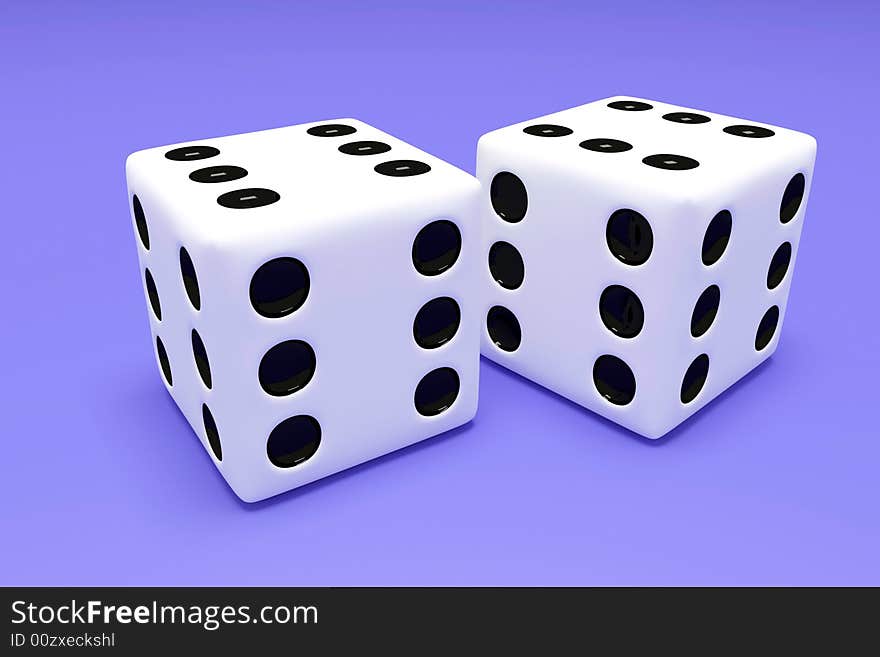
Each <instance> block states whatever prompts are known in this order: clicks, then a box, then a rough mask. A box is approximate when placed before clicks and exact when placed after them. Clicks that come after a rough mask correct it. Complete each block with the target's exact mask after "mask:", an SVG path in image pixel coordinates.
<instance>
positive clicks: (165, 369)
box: [156, 335, 174, 386]
mask: <svg viewBox="0 0 880 657" xmlns="http://www.w3.org/2000/svg"><path fill="white" fill-rule="evenodd" d="M156 355H157V356H159V367H161V368H162V374H163V375H164V376H165V380H166V381H167V382H168V385H169V386H170V385H173V381H174V380H173V379H172V377H171V363H170V362H169V361H168V352H167V351H165V345H164V344H163V343H162V338H160V337H159V336H158V335H157V336H156Z"/></svg>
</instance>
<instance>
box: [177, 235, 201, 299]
mask: <svg viewBox="0 0 880 657" xmlns="http://www.w3.org/2000/svg"><path fill="white" fill-rule="evenodd" d="M180 276H181V278H183V287H184V289H185V290H186V296H187V297H188V298H189V302H190V303H191V304H192V305H193V308H195V309H196V310H201V308H202V297H201V294H200V293H199V279H198V277H197V276H196V268H195V266H194V265H193V261H192V258H190V257H189V251H187V250H186V249H185V248H184V247H180Z"/></svg>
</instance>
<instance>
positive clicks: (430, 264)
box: [412, 219, 461, 276]
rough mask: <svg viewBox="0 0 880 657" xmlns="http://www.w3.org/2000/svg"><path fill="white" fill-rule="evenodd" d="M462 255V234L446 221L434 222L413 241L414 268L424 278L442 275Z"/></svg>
mask: <svg viewBox="0 0 880 657" xmlns="http://www.w3.org/2000/svg"><path fill="white" fill-rule="evenodd" d="M460 253H461V232H460V231H459V230H458V226H456V225H455V224H454V223H452V222H451V221H448V220H446V219H440V220H439V221H432V222H431V223H429V224H428V225H427V226H425V227H424V228H422V229H421V230H420V231H419V233H418V235H416V238H415V240H413V248H412V261H413V266H414V267H415V268H416V271H417V272H419V273H420V274H422V275H423V276H436V275H437V274H442V273H443V272H444V271H446V270H447V269H449V268H450V267H452V265H454V264H455V261H456V260H458V255H459V254H460Z"/></svg>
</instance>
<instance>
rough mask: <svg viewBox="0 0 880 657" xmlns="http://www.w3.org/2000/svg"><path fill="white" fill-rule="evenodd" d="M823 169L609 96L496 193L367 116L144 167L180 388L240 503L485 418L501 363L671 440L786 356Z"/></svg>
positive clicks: (193, 148)
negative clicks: (480, 410)
mask: <svg viewBox="0 0 880 657" xmlns="http://www.w3.org/2000/svg"><path fill="white" fill-rule="evenodd" d="M815 152H816V142H815V140H814V139H813V138H812V137H810V136H808V135H805V134H803V133H798V132H793V131H791V130H785V129H781V128H777V127H771V126H767V125H763V124H755V123H751V122H743V121H740V120H736V119H732V118H730V117H725V116H721V115H717V114H710V113H707V112H694V111H691V110H683V109H682V108H679V107H674V106H670V105H666V104H663V103H658V102H655V101H644V100H638V99H633V98H609V99H605V100H601V101H598V102H595V103H591V104H588V105H584V106H581V107H577V108H574V109H570V110H567V111H564V112H559V113H557V114H552V115H549V116H545V117H542V118H540V119H536V120H533V121H528V122H525V123H521V124H517V125H513V126H510V127H507V128H503V129H500V130H496V131H494V132H491V133H489V134H487V135H485V136H483V137H482V138H481V139H480V142H479V145H478V149H477V178H476V179H475V178H473V177H472V176H470V175H468V174H467V173H465V172H463V171H461V170H459V169H457V168H455V167H453V166H451V165H450V164H447V163H445V162H443V161H441V160H439V159H437V158H435V157H432V156H430V155H428V154H426V153H424V152H422V151H420V150H418V149H416V148H414V147H412V146H410V145H408V144H406V143H404V142H402V141H400V140H398V139H395V138H394V137H391V136H390V135H388V134H386V133H383V132H381V131H379V130H377V129H375V128H373V127H371V126H369V125H367V124H365V123H363V122H360V121H357V120H354V119H338V120H333V121H327V122H321V123H314V124H306V125H300V126H293V127H289V128H280V129H276V130H267V131H263V132H256V133H250V134H245V135H236V136H231V137H223V138H219V139H210V140H203V141H199V142H195V143H192V144H184V145H177V146H168V147H163V148H154V149H149V150H144V151H140V152H137V153H134V154H133V155H131V156H130V157H129V158H128V161H127V163H126V173H127V179H128V191H129V198H130V201H131V208H132V218H133V221H134V227H135V232H136V235H137V241H138V254H139V260H140V266H141V270H142V272H143V278H144V289H145V292H146V297H147V302H148V306H149V315H150V326H151V330H152V334H153V340H154V345H155V351H156V358H157V361H158V363H159V367H160V370H161V372H162V377H163V380H164V381H165V384H166V386H167V388H168V390H169V392H170V393H171V395H172V397H173V398H174V400H175V401H176V402H177V404H178V406H179V407H180V409H181V411H182V412H183V414H184V415H185V416H186V418H187V420H188V421H189V423H190V424H191V425H192V427H193V429H194V430H195V432H196V434H197V435H199V437H200V438H201V440H202V442H203V443H204V445H205V446H206V448H207V449H208V451H209V453H210V454H211V455H212V456H213V459H214V462H215V464H216V465H217V467H218V468H219V469H220V472H221V473H222V474H223V476H224V477H225V478H226V480H227V481H228V482H229V485H230V486H231V487H232V489H233V490H234V491H235V492H236V494H237V495H238V496H239V497H241V498H242V499H243V500H246V501H257V500H260V499H263V498H266V497H269V496H271V495H275V494H278V493H281V492H283V491H286V490H290V489H292V488H296V487H297V486H300V485H303V484H306V483H309V482H311V481H314V480H316V479H319V478H321V477H324V476H326V475H329V474H332V473H334V472H338V471H340V470H343V469H345V468H348V467H351V466H353V465H356V464H358V463H362V462H364V461H367V460H369V459H372V458H375V457H377V456H380V455H382V454H385V453H388V452H391V451H393V450H396V449H399V448H401V447H404V446H406V445H409V444H412V443H414V442H417V441H420V440H422V439H424V438H427V437H429V436H433V435H436V434H438V433H441V432H443V431H446V430H449V429H452V428H454V427H456V426H459V425H461V424H464V423H466V422H468V421H469V420H470V419H471V418H472V417H473V416H474V414H475V413H476V410H477V395H478V371H479V353H480V351H481V349H482V352H483V354H484V355H485V356H487V357H489V358H491V359H492V360H495V361H496V362H498V363H501V364H502V365H504V366H506V367H508V368H510V369H511V370H514V371H516V372H518V373H520V374H522V375H524V376H526V377H528V378H529V379H532V380H533V381H536V382H538V383H540V384H541V385H544V386H546V387H548V388H550V389H551V390H554V391H555V392H557V393H559V394H561V395H563V396H565V397H567V398H569V399H571V400H573V401H575V402H577V403H579V404H582V405H583V406H585V407H586V408H589V409H590V410H593V411H595V412H597V413H599V414H601V415H603V416H605V417H608V418H610V419H612V420H614V421H615V422H618V423H620V424H621V425H623V426H625V427H627V428H629V429H631V430H633V431H636V432H638V433H640V434H642V435H644V436H647V437H649V438H657V437H660V436H662V435H663V434H664V433H666V432H667V431H669V430H670V429H671V428H673V427H674V426H676V425H677V424H679V423H680V422H681V421H682V420H684V419H685V418H686V417H688V416H689V415H691V414H692V413H694V412H695V411H696V410H698V409H699V408H700V407H702V406H703V405H704V404H706V403H707V402H709V401H710V400H711V399H712V398H714V397H715V396H717V395H718V394H719V393H721V392H722V391H723V390H724V389H725V388H727V387H728V386H729V385H731V384H732V383H734V382H735V381H736V380H737V379H739V378H740V377H742V376H743V375H744V374H746V373H747V372H748V371H749V370H751V369H752V368H753V367H755V366H756V365H757V364H758V363H760V362H761V361H762V360H764V359H766V358H767V357H768V356H769V355H770V354H772V353H773V351H774V350H775V348H776V344H777V340H778V337H779V332H780V328H781V324H782V319H783V316H784V314H785V306H786V301H787V298H788V291H789V285H790V282H791V269H792V267H793V264H794V258H795V255H796V253H797V249H798V241H799V238H800V233H801V226H802V223H803V213H804V208H805V205H806V199H807V194H808V191H809V188H810V183H811V180H812V171H813V162H814V159H815ZM481 340H482V347H481V346H480V343H481Z"/></svg>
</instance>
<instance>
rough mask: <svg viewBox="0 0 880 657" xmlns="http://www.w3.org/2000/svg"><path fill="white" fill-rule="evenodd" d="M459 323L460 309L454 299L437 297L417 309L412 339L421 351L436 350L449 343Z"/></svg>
mask: <svg viewBox="0 0 880 657" xmlns="http://www.w3.org/2000/svg"><path fill="white" fill-rule="evenodd" d="M460 323H461V309H460V308H459V307H458V304H457V303H456V302H455V300H454V299H451V298H449V297H438V298H437V299H432V300H431V301H429V302H428V303H426V304H425V305H424V306H422V307H421V308H420V309H419V312H418V313H417V314H416V318H415V321H413V337H414V338H415V340H416V344H418V345H419V346H420V347H422V348H423V349H436V348H437V347H439V346H441V345H444V344H446V343H447V342H449V341H450V340H451V339H452V337H453V336H454V335H455V333H456V331H458V325H459V324H460Z"/></svg>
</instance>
